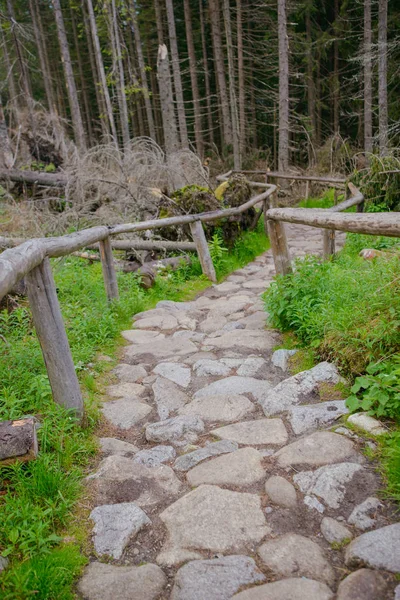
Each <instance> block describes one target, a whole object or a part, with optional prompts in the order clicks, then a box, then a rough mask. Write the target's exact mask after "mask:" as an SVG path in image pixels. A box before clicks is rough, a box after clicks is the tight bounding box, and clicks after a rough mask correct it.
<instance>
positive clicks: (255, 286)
mask: <svg viewBox="0 0 400 600" xmlns="http://www.w3.org/2000/svg"><path fill="white" fill-rule="evenodd" d="M267 285H268V282H267V281H266V280H264V279H251V280H250V281H245V282H244V283H243V287H244V288H245V289H246V290H259V291H260V292H261V291H265V290H266V288H267Z"/></svg>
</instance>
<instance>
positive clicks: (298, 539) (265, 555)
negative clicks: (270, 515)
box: [258, 533, 335, 585]
mask: <svg viewBox="0 0 400 600" xmlns="http://www.w3.org/2000/svg"><path fill="white" fill-rule="evenodd" d="M258 554H259V555H260V558H261V560H262V561H263V563H264V564H265V565H266V566H267V567H268V568H269V569H271V571H273V572H274V573H275V574H276V575H280V576H282V577H290V576H293V575H296V577H309V578H310V579H316V580H318V581H323V582H324V583H327V584H328V585H333V583H334V581H335V573H334V571H333V569H332V567H331V565H330V564H329V562H328V561H327V559H326V558H325V555H324V553H323V551H322V550H321V548H320V547H319V546H318V544H316V543H315V542H313V541H312V540H310V539H309V538H306V537H304V536H302V535H297V534H296V533H287V534H286V535H282V536H281V537H279V538H277V539H274V540H268V541H267V542H265V543H264V544H263V545H262V546H260V548H259V549H258Z"/></svg>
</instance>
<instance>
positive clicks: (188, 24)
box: [183, 0, 204, 157]
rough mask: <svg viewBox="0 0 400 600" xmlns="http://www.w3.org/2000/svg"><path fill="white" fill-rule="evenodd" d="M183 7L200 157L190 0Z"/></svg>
mask: <svg viewBox="0 0 400 600" xmlns="http://www.w3.org/2000/svg"><path fill="white" fill-rule="evenodd" d="M183 7H184V11H185V28H186V40H187V46H188V54H189V70H190V82H191V85H192V95H193V110H194V136H195V140H196V149H197V153H198V155H199V156H200V157H203V155H204V144H203V132H202V124H201V108H200V95H199V86H198V84H197V61H196V53H195V49H194V41H193V31H192V15H191V11H190V0H184V1H183Z"/></svg>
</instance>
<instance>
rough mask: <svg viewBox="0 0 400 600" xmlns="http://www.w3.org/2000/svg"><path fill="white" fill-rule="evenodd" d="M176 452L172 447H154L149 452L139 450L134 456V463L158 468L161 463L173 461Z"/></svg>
mask: <svg viewBox="0 0 400 600" xmlns="http://www.w3.org/2000/svg"><path fill="white" fill-rule="evenodd" d="M175 456H176V450H175V448H173V447H172V446H154V448H150V449H149V450H140V451H139V452H137V454H136V455H135V458H134V460H135V462H137V463H140V464H141V465H145V466H146V467H158V465H162V464H163V463H166V462H170V461H171V460H174V458H175Z"/></svg>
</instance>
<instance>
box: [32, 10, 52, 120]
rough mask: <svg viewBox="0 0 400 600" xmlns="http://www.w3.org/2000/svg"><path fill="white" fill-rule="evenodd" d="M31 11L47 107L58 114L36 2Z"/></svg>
mask: <svg viewBox="0 0 400 600" xmlns="http://www.w3.org/2000/svg"><path fill="white" fill-rule="evenodd" d="M29 11H30V13H31V18H32V27H33V33H34V36H35V42H36V47H37V50H38V54H39V62H40V70H41V72H42V78H43V83H44V91H45V93H46V100H47V106H48V107H49V110H50V112H57V106H56V102H55V98H54V92H53V86H52V83H51V74H50V69H49V68H48V62H47V60H46V51H45V49H44V47H43V42H44V37H43V36H42V35H41V32H40V29H41V28H39V21H40V13H39V10H38V6H37V4H36V0H29Z"/></svg>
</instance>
